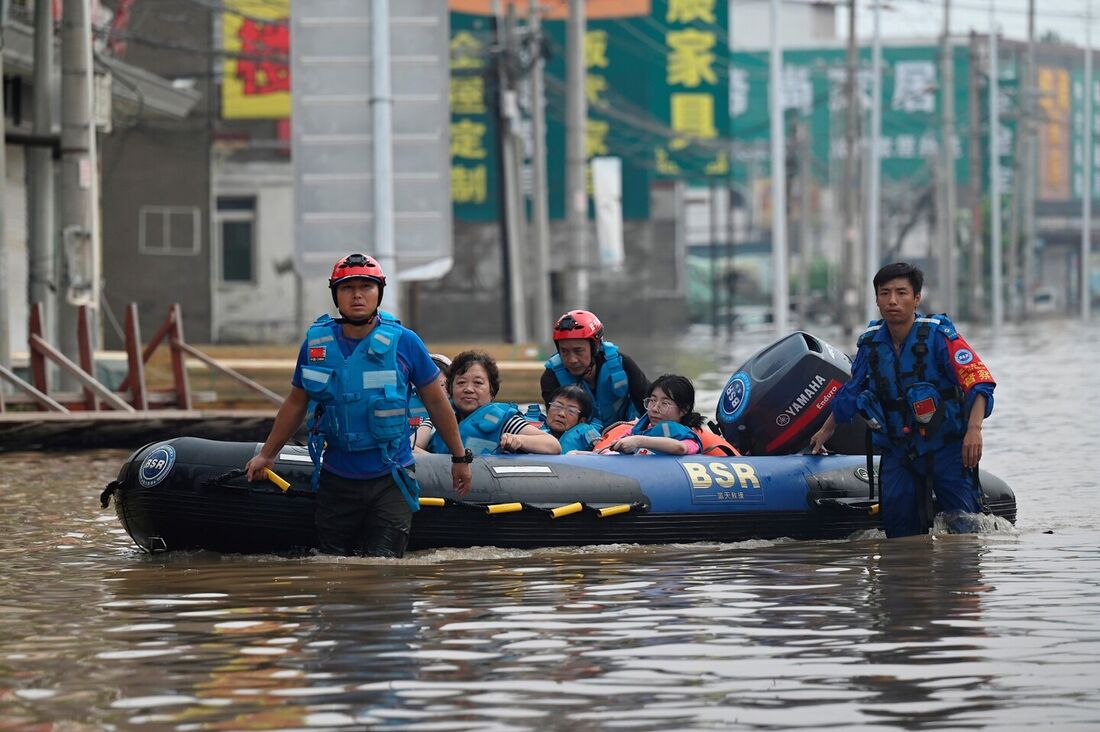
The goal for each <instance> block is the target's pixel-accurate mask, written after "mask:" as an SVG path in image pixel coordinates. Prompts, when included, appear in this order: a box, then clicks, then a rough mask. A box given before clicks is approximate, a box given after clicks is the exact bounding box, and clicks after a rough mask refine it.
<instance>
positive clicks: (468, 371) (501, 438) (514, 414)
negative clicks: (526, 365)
mask: <svg viewBox="0 0 1100 732" xmlns="http://www.w3.org/2000/svg"><path fill="white" fill-rule="evenodd" d="M498 391H500V370H499V369H498V368H497V363H496V361H494V360H493V357H492V356H490V355H489V354H487V353H484V352H482V351H463V352H462V353H460V354H458V355H457V356H456V357H455V360H454V361H453V362H452V363H451V372H450V374H449V375H448V377H447V392H448V393H449V394H450V397H451V405H452V406H453V407H454V410H455V416H457V417H458V431H459V433H460V434H461V435H462V443H463V444H464V445H465V446H466V448H467V449H469V450H470V451H471V452H472V453H473V454H474V455H493V454H496V453H502V452H530V453H542V454H545V455H557V454H558V453H560V452H561V447H560V446H559V445H558V441H557V440H555V439H554V437H553V436H552V435H549V434H547V433H545V432H543V431H542V430H540V429H539V428H538V427H536V426H535V425H533V424H531V423H530V422H528V421H527V420H526V419H524V418H523V415H521V414H520V413H519V410H518V409H516V405H515V404H509V403H505V402H495V401H493V399H494V397H496V395H497V392H498ZM416 448H417V449H418V450H420V451H422V452H423V451H427V452H445V451H446V449H447V446H446V443H444V442H443V438H442V436H440V435H438V434H436V432H435V428H434V427H433V425H432V422H431V420H426V421H424V422H422V423H421V425H420V427H419V428H417V430H416Z"/></svg>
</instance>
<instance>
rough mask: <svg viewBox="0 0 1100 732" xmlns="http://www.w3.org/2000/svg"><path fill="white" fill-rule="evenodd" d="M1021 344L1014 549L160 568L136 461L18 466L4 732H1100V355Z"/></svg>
mask: <svg viewBox="0 0 1100 732" xmlns="http://www.w3.org/2000/svg"><path fill="white" fill-rule="evenodd" d="M1010 335H1011V334H1010ZM1017 335H1018V336H1020V337H1016V338H1013V337H1008V336H1006V337H1005V338H1004V339H1002V340H1000V341H993V340H992V339H987V338H985V337H983V336H981V335H978V336H972V335H970V334H968V337H969V338H970V340H971V341H972V342H973V343H974V344H975V345H976V346H977V347H978V348H979V350H980V351H981V352H982V354H983V356H984V357H985V358H986V360H987V362H989V364H990V366H991V368H992V369H993V371H994V374H995V375H996V376H997V377H998V378H999V380H1000V382H1001V385H1000V386H999V387H998V392H997V394H998V404H997V412H995V414H994V418H993V419H991V420H990V421H989V422H988V423H987V429H986V446H987V459H986V461H985V463H986V464H985V467H987V468H988V469H990V470H992V471H993V472H995V473H997V474H999V475H1002V476H1003V477H1005V478H1006V479H1008V480H1009V482H1010V483H1011V484H1012V485H1013V486H1014V487H1015V488H1016V491H1017V495H1018V499H1019V503H1020V525H1019V532H1018V533H1017V534H1005V533H996V534H987V535H981V536H947V535H938V536H935V537H913V538H910V539H902V540H894V541H886V540H884V539H883V538H882V537H881V536H880V535H877V534H872V535H869V536H860V537H855V538H853V539H851V540H849V541H837V542H793V541H778V542H749V543H742V544H734V545H676V546H646V547H639V546H612V547H599V548H587V549H583V548H582V549H556V550H541V551H533V552H524V551H515V550H498V549H475V550H463V551H456V550H449V551H435V552H426V553H419V554H415V555H413V556H412V557H409V558H408V559H405V560H401V561H387V560H365V559H336V558H327V557H309V558H305V559H285V558H279V557H234V556H219V555H216V554H210V553H203V552H199V553H193V554H180V555H169V556H164V555H158V556H146V555H142V554H140V553H138V552H137V551H136V550H135V549H134V548H133V547H132V545H131V543H130V542H129V539H128V537H126V536H125V534H124V533H123V532H122V531H121V529H120V528H119V526H118V523H117V520H116V519H115V517H114V515H113V513H112V512H110V511H101V510H100V509H99V507H98V492H99V490H100V489H101V488H102V486H103V485H104V484H105V483H106V482H107V481H108V480H110V478H112V477H113V474H114V473H115V472H116V471H117V468H118V466H119V464H120V463H121V461H122V460H123V459H124V457H125V453H123V452H117V451H111V452H88V453H69V454H52V453H50V454H29V453H26V454H14V455H13V454H7V455H2V456H0V496H2V500H3V502H4V505H3V508H4V510H3V511H2V512H0V531H2V532H3V534H4V535H5V537H6V540H5V541H4V542H3V543H2V544H0V566H2V567H3V570H2V571H3V581H2V583H0V729H21V730H30V729H45V728H49V726H50V725H51V724H52V725H54V726H55V728H56V729H75V730H86V729H88V730H90V729H105V728H124V729H130V728H141V729H178V730H218V729H305V728H316V729H362V728H364V727H368V728H376V727H381V726H383V725H385V726H388V727H395V728H402V729H478V730H481V729H508V730H517V729H546V728H558V729H576V728H581V729H596V728H605V727H615V728H619V727H624V728H632V729H661V730H666V729H682V728H693V729H700V728H712V729H731V728H734V729H756V728H759V729H792V728H805V729H821V728H824V727H829V726H833V727H838V728H849V727H853V726H857V725H859V726H869V727H879V728H905V729H932V728H936V729H943V728H952V729H960V728H974V727H1005V728H1010V729H1011V728H1019V727H1021V726H1025V725H1032V724H1035V725H1037V724H1048V725H1052V726H1055V727H1058V728H1066V727H1074V728H1079V729H1089V728H1097V727H1098V726H1100V693H1098V692H1097V690H1096V681H1095V677H1096V672H1097V669H1098V662H1100V615H1098V614H1097V613H1096V612H1095V606H1096V604H1097V602H1098V601H1100V588H1098V587H1097V585H1098V582H1100V580H1098V579H1097V578H1098V577H1100V548H1098V547H1100V532H1097V531H1096V529H1095V528H1094V527H1093V525H1092V518H1091V515H1095V513H1093V512H1094V511H1095V509H1096V508H1097V493H1098V491H1097V487H1098V481H1097V479H1096V477H1095V475H1094V474H1093V472H1092V470H1093V467H1094V466H1092V465H1090V464H1089V458H1088V457H1087V455H1088V453H1087V452H1086V450H1087V449H1088V447H1089V445H1088V441H1089V440H1090V439H1091V433H1092V431H1093V430H1094V429H1095V427H1096V424H1095V420H1096V417H1095V415H1094V412H1093V413H1090V414H1085V413H1076V412H1079V411H1080V410H1078V409H1075V408H1074V407H1075V405H1078V404H1080V403H1081V402H1082V401H1083V400H1082V394H1084V393H1085V390H1088V389H1092V390H1093V391H1094V388H1093V387H1092V386H1091V382H1090V379H1089V376H1090V370H1091V369H1092V368H1093V366H1092V361H1090V360H1089V359H1091V358H1094V357H1095V355H1096V346H1097V342H1098V338H1097V336H1096V331H1095V330H1091V331H1084V332H1082V331H1080V330H1075V329H1073V328H1072V327H1069V328H1067V329H1066V330H1064V331H1062V332H1058V331H1057V330H1044V331H1043V332H1041V333H1035V334H1032V335H1034V339H1033V340H1032V342H1028V339H1025V338H1023V337H1022V336H1023V335H1027V334H1017ZM985 343H988V344H989V345H988V346H986V347H983V345H985ZM747 355H749V354H748V353H745V354H743V355H742V354H736V355H731V356H730V361H731V363H730V364H720V365H719V367H717V368H716V369H715V371H714V373H715V374H718V373H720V372H721V375H720V376H718V375H715V376H713V377H705V378H703V379H701V380H700V383H701V384H702V385H703V387H704V389H711V390H712V392H711V394H713V391H716V390H717V389H718V388H719V387H720V386H721V382H723V381H724V379H725V375H727V374H728V370H732V367H733V366H734V365H736V364H735V363H732V362H734V361H736V362H739V361H740V360H743V357H747ZM727 366H728V370H724V371H723V369H727ZM1040 374H1047V375H1048V378H1046V379H1043V378H1039V375H1040ZM708 379H709V381H708ZM711 398H712V399H713V396H712V397H711ZM1037 406H1041V407H1042V409H1037V408H1036V407H1037ZM1090 411H1092V410H1090ZM1069 415H1072V419H1070V418H1069ZM1090 421H1091V423H1090ZM1090 514H1091V515H1090ZM1046 531H1053V533H1051V534H1048V533H1044V532H1046Z"/></svg>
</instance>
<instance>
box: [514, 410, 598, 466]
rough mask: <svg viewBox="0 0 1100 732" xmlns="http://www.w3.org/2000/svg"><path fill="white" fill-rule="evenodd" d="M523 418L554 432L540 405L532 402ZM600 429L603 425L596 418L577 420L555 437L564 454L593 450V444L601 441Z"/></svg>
mask: <svg viewBox="0 0 1100 732" xmlns="http://www.w3.org/2000/svg"><path fill="white" fill-rule="evenodd" d="M523 418H524V419H526V420H527V421H528V422H531V423H533V424H535V425H536V426H537V427H538V428H539V429H540V430H542V431H543V432H545V433H546V434H548V435H553V434H554V433H553V432H552V431H551V430H550V426H549V425H547V424H546V415H544V414H543V413H542V410H541V409H540V408H539V405H537V404H532V405H531V406H529V407H527V413H526V414H525V415H523ZM600 429H602V425H601V424H600V423H599V422H597V421H596V420H592V421H590V422H577V423H576V424H575V425H573V426H572V427H570V428H569V429H567V430H566V431H565V432H563V433H562V434H561V437H555V438H554V439H556V440H557V441H558V443H559V444H561V454H562V455H564V454H565V453H567V452H569V451H570V450H591V449H592V446H593V445H595V444H596V443H597V442H599V441H600Z"/></svg>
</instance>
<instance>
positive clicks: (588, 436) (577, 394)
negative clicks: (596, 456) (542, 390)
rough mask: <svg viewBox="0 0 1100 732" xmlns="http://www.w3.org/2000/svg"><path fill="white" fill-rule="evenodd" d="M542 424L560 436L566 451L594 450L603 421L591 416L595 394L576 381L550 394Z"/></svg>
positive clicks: (544, 428)
mask: <svg viewBox="0 0 1100 732" xmlns="http://www.w3.org/2000/svg"><path fill="white" fill-rule="evenodd" d="M541 427H542V430H543V432H549V433H550V434H551V435H553V436H554V437H555V438H556V439H557V441H558V443H559V444H560V445H561V451H562V453H563V454H564V453H567V452H572V451H574V450H582V451H587V450H591V449H592V446H593V445H595V444H596V442H597V441H598V440H599V439H600V423H599V422H595V421H593V420H592V397H590V396H588V392H587V391H585V390H584V389H583V388H581V387H579V386H577V385H576V384H570V385H569V386H562V387H559V388H558V389H557V390H556V391H555V392H554V393H553V394H551V395H550V401H549V402H547V404H546V418H545V420H543V421H542V425H541Z"/></svg>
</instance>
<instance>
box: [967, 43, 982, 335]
mask: <svg viewBox="0 0 1100 732" xmlns="http://www.w3.org/2000/svg"><path fill="white" fill-rule="evenodd" d="M980 56H981V54H980V53H979V50H978V34H977V33H975V32H974V31H973V30H971V31H970V71H969V73H968V74H967V79H966V81H967V83H966V90H967V95H966V103H967V116H968V117H969V118H970V125H969V126H970V166H969V167H970V246H969V247H968V251H969V253H970V258H969V262H968V264H967V268H966V269H967V272H966V274H967V277H966V282H967V283H968V284H969V287H967V290H966V292H967V295H968V298H967V307H966V314H967V317H968V318H969V319H970V320H971V321H974V320H977V319H978V317H979V316H980V315H981V313H980V310H981V305H982V303H983V302H985V292H984V289H985V288H984V287H983V286H982V281H983V277H982V235H983V234H984V226H983V224H982V136H981V129H980V128H979V124H978V120H979V118H980V117H981V108H980V106H979V102H978V62H979V60H980Z"/></svg>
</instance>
